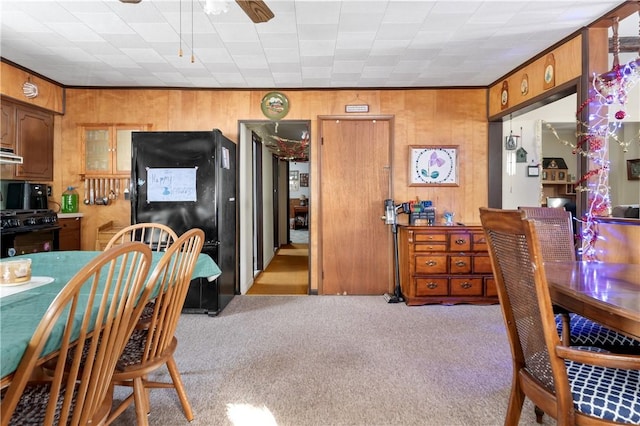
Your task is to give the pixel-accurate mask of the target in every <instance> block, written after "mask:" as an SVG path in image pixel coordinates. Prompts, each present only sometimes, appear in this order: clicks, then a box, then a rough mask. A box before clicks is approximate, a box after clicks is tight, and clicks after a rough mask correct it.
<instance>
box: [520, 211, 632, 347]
mask: <svg viewBox="0 0 640 426" xmlns="http://www.w3.org/2000/svg"><path fill="white" fill-rule="evenodd" d="M518 209H519V210H522V211H524V212H525V216H526V218H527V219H532V220H533V224H534V226H535V228H536V233H537V235H538V239H539V240H540V245H541V247H542V259H543V261H545V262H553V261H566V262H573V261H575V260H576V249H575V239H574V233H573V222H572V220H573V218H572V217H571V213H570V212H568V211H566V210H565V209H564V208H555V207H519V208H518ZM553 308H554V312H555V313H556V327H557V329H558V333H560V335H561V336H562V341H563V343H564V344H565V345H567V346H568V345H570V344H571V345H576V346H597V347H602V348H604V349H607V350H610V351H613V352H624V353H628V352H634V351H635V352H638V353H640V341H638V340H635V339H632V338H630V337H628V336H625V335H624V334H621V333H618V332H616V331H614V330H611V329H610V328H607V327H605V326H603V325H602V324H598V323H597V322H595V321H591V320H590V319H588V318H585V317H583V316H581V315H578V314H576V313H573V312H569V311H567V310H565V309H563V308H561V307H559V306H555V305H554V306H553Z"/></svg>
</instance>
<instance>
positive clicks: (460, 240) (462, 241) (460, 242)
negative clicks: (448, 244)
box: [456, 238, 467, 246]
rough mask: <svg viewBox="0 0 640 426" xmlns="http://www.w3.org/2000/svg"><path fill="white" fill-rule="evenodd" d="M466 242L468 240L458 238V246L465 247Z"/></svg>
mask: <svg viewBox="0 0 640 426" xmlns="http://www.w3.org/2000/svg"><path fill="white" fill-rule="evenodd" d="M466 241H467V240H464V239H462V238H458V239H457V240H456V244H458V245H459V246H461V245H463V244H464V243H465V242H466Z"/></svg>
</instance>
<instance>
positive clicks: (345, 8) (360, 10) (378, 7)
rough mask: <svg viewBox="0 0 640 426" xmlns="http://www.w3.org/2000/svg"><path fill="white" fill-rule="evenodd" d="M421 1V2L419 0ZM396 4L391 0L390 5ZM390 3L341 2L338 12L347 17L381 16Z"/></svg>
mask: <svg viewBox="0 0 640 426" xmlns="http://www.w3.org/2000/svg"><path fill="white" fill-rule="evenodd" d="M420 1H422V0H420ZM396 2H398V1H397V0H393V2H392V3H396ZM389 4H390V2H389V1H388V0H375V1H362V0H349V1H344V2H342V5H341V7H340V11H341V13H342V14H349V15H362V14H369V13H375V14H378V15H380V16H382V15H383V14H384V13H385V12H386V11H387V9H388V8H389Z"/></svg>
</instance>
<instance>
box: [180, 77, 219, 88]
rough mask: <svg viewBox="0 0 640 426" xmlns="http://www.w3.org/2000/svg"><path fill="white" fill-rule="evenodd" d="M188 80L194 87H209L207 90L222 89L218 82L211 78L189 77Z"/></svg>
mask: <svg viewBox="0 0 640 426" xmlns="http://www.w3.org/2000/svg"><path fill="white" fill-rule="evenodd" d="M187 80H189V82H190V83H191V85H192V86H193V87H207V88H209V87H210V88H219V87H222V85H221V84H220V83H218V81H217V80H216V79H215V78H213V77H211V76H209V77H188V78H187Z"/></svg>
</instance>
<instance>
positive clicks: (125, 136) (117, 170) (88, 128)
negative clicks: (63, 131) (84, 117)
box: [80, 124, 149, 176]
mask: <svg viewBox="0 0 640 426" xmlns="http://www.w3.org/2000/svg"><path fill="white" fill-rule="evenodd" d="M148 127H149V126H148V125H145V124H96V125H83V126H81V129H80V130H81V131H80V133H81V137H82V150H83V153H82V155H83V159H84V161H83V163H82V164H83V166H84V170H83V173H84V174H85V175H89V176H91V175H94V176H96V175H98V176H103V175H129V174H130V172H131V133H132V132H136V131H145V130H147V129H148Z"/></svg>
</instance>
